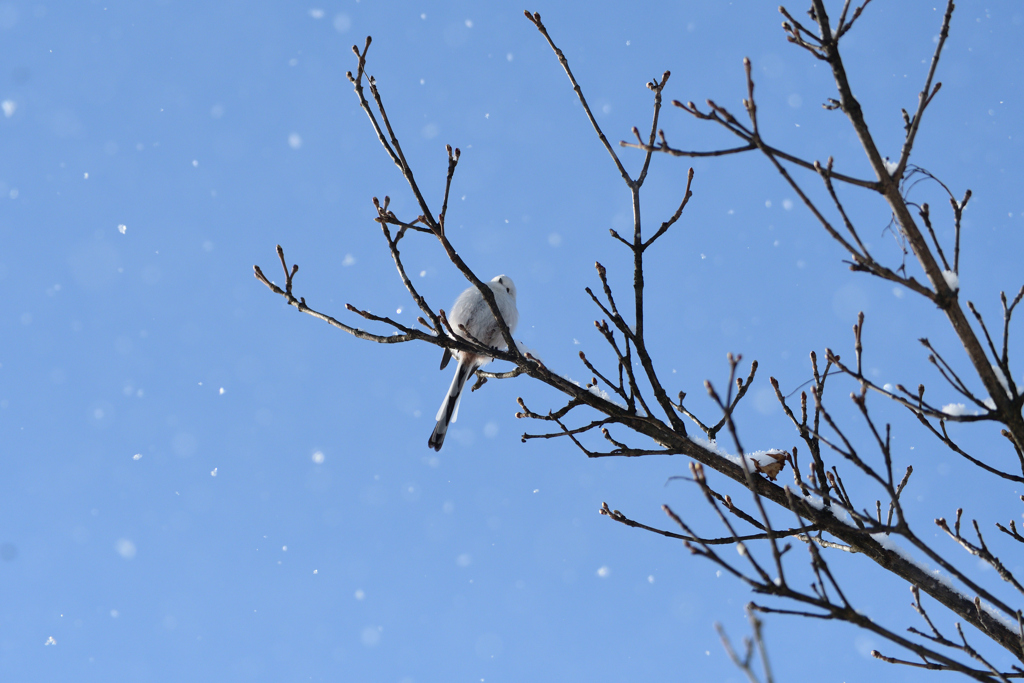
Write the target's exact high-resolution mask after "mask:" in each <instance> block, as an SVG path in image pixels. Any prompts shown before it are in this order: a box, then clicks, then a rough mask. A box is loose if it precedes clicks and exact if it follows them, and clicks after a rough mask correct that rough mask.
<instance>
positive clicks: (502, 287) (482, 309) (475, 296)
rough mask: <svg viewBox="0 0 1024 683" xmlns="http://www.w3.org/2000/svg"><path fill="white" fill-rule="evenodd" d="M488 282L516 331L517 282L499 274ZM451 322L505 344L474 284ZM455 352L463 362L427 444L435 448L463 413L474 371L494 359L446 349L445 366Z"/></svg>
mask: <svg viewBox="0 0 1024 683" xmlns="http://www.w3.org/2000/svg"><path fill="white" fill-rule="evenodd" d="M487 286H488V287H490V288H491V291H492V292H494V301H495V303H496V304H497V306H498V312H499V313H500V314H501V317H502V319H503V320H504V321H505V324H506V325H508V330H509V332H514V331H515V329H516V323H518V322H519V311H518V309H516V286H515V284H514V283H513V282H512V279H511V278H510V277H509V276H508V275H499V276H498V277H496V278H494V279H493V280H491V281H490V282H488V283H487ZM448 323H449V324H450V325H451V328H452V331H453V332H454V333H455V334H456V335H457V336H459V337H462V338H463V339H466V340H470V339H475V340H476V341H478V342H480V343H481V344H483V345H484V346H488V347H498V345H499V344H501V345H502V346H504V343H503V341H504V340H503V338H502V335H501V328H500V327H499V326H498V321H497V320H496V319H495V318H494V314H493V313H492V312H491V309H490V307H489V306H488V305H487V302H486V301H484V297H483V295H482V294H481V293H480V290H478V289H477V288H476V287H470V288H469V289H467V290H466V291H464V292H463V293H462V294H460V295H459V298H458V299H456V300H455V303H454V304H452V308H451V312H450V313H449V314H448ZM452 356H454V357H455V358H456V359H457V360H458V361H459V365H458V367H457V368H456V369H455V377H454V378H452V385H451V387H449V389H448V393H447V394H446V395H445V397H444V401H443V402H442V403H441V408H440V410H438V411H437V418H436V419H437V424H436V425H435V426H434V431H433V432H432V433H431V434H430V439H429V440H428V441H427V445H428V446H430V447H431V448H433V449H434V450H435V451H439V450H441V445H442V444H444V436H445V434H447V432H448V425H449V424H450V423H452V422H455V420H456V419H457V418H458V416H459V402H460V401H461V399H462V389H463V388H464V387H465V386H466V381H467V380H468V379H469V378H470V377H472V376H473V373H474V372H476V371H477V370H478V369H479V368H481V367H483V366H484V365H486V364H487V363H490V362H491V360H492V358H491V357H490V356H485V355H481V354H477V353H470V352H468V351H450V350H449V349H445V350H444V357H443V358H442V359H441V369H442V370H444V368H445V366H447V365H448V361H450V360H451V358H452Z"/></svg>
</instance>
